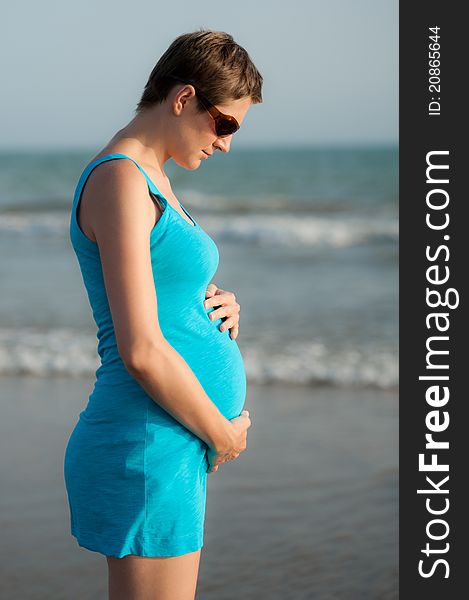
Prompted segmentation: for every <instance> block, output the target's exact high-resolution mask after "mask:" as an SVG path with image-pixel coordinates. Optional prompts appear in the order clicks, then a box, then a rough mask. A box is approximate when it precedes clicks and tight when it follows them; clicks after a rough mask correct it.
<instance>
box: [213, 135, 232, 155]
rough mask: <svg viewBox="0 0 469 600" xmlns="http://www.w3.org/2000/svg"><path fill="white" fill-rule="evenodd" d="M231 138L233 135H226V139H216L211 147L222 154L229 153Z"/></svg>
mask: <svg viewBox="0 0 469 600" xmlns="http://www.w3.org/2000/svg"><path fill="white" fill-rule="evenodd" d="M232 138H233V135H227V136H226V137H222V138H217V139H216V141H215V142H214V143H213V145H214V146H215V148H218V149H219V150H221V151H222V152H229V151H230V145H231V140H232Z"/></svg>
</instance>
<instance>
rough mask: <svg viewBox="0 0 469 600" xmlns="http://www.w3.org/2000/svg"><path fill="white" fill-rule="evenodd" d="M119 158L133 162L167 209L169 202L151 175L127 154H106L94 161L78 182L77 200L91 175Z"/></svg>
mask: <svg viewBox="0 0 469 600" xmlns="http://www.w3.org/2000/svg"><path fill="white" fill-rule="evenodd" d="M118 158H128V159H129V160H131V161H132V162H133V163H134V164H135V165H136V166H137V167H138V168H139V169H140V171H141V172H142V174H143V175H144V177H145V179H146V180H147V184H148V187H149V188H150V191H151V192H152V194H154V195H155V196H158V198H160V199H161V201H162V202H163V205H164V207H165V208H166V205H167V204H168V201H167V200H166V198H165V197H164V196H163V194H162V193H161V192H160V190H159V189H158V188H157V187H156V185H155V184H154V183H153V181H152V180H151V178H150V177H149V175H148V174H147V172H146V171H145V169H144V168H143V167H141V166H140V165H139V164H138V162H137V161H136V160H134V159H133V158H132V157H131V156H128V155H127V154H122V153H114V154H106V155H105V156H100V157H99V158H97V159H95V160H93V161H92V162H91V163H90V164H89V165H88V166H87V167H86V168H85V170H84V171H83V173H82V175H81V177H80V181H79V182H78V186H77V190H76V192H77V199H78V198H80V196H81V191H82V189H83V187H84V185H85V183H86V181H87V179H88V177H89V175H90V173H91V171H92V170H93V169H94V168H95V167H97V166H98V165H100V164H101V163H103V162H105V161H108V160H115V159H118Z"/></svg>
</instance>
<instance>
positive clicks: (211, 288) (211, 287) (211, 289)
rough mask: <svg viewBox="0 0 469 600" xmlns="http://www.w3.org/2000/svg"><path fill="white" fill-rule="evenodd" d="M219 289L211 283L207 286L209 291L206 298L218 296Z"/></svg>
mask: <svg viewBox="0 0 469 600" xmlns="http://www.w3.org/2000/svg"><path fill="white" fill-rule="evenodd" d="M217 290H218V288H217V286H216V285H215V284H214V283H209V284H208V286H207V289H206V290H205V297H206V298H207V297H212V296H213V295H214V294H216V292H217Z"/></svg>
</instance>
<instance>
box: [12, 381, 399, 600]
mask: <svg viewBox="0 0 469 600" xmlns="http://www.w3.org/2000/svg"><path fill="white" fill-rule="evenodd" d="M0 381H1V383H0V386H1V389H2V394H1V410H2V419H1V421H0V453H1V457H2V459H1V462H0V475H1V481H2V493H1V496H0V509H1V510H0V519H1V523H0V527H1V531H2V543H1V563H0V564H1V566H0V597H1V598H21V599H22V600H75V599H77V600H78V599H80V600H88V599H89V600H105V599H106V598H107V566H106V560H105V558H104V556H102V555H100V554H98V553H95V552H91V551H89V550H87V549H84V548H80V547H79V546H78V545H77V543H76V541H75V538H73V537H72V536H71V534H70V531H69V515H68V505H67V498H66V492H65V485H64V481H63V455H64V451H65V446H66V443H67V440H68V437H69V435H70V433H71V430H72V429H73V427H74V425H75V422H76V420H77V418H78V414H79V412H80V411H81V410H82V409H83V408H84V406H85V404H86V400H87V396H88V394H89V393H90V391H91V382H90V379H89V378H85V379H70V378H62V379H61V378H56V379H40V378H34V377H27V378H26V377H25V378H15V377H3V378H1V380H0ZM246 408H247V409H249V410H250V413H251V420H252V427H251V428H250V430H249V434H248V449H247V450H246V452H244V453H243V454H241V456H240V457H239V458H238V459H237V460H236V461H233V462H230V463H227V464H225V465H221V466H220V468H219V470H218V472H216V473H211V474H209V479H208V500H207V513H206V522H205V541H204V547H203V549H202V555H201V563H200V572H199V582H198V587H197V600H238V599H239V598H243V599H244V600H251V599H252V600H254V599H256V600H257V599H258V598H260V597H261V595H265V596H266V597H268V598H269V600H277V599H278V600H290V599H291V600H300V599H301V600H303V599H304V600H310V599H311V600H329V599H344V600H345V599H346V600H367V599H369V600H390V599H395V598H398V592H397V589H398V398H397V394H396V393H393V392H381V391H377V390H353V391H352V390H345V389H338V388H306V387H300V386H298V387H295V386H286V385H285V386H277V385H276V386H259V385H254V384H250V383H248V399H247V402H246Z"/></svg>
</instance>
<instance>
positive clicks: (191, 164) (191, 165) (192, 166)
mask: <svg viewBox="0 0 469 600" xmlns="http://www.w3.org/2000/svg"><path fill="white" fill-rule="evenodd" d="M173 160H174V162H175V163H176V164H177V165H179V166H180V167H182V168H183V169H186V170H187V171H195V170H196V169H198V168H199V167H200V163H201V162H202V159H200V158H195V159H194V160H184V159H176V158H174V156H173Z"/></svg>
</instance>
